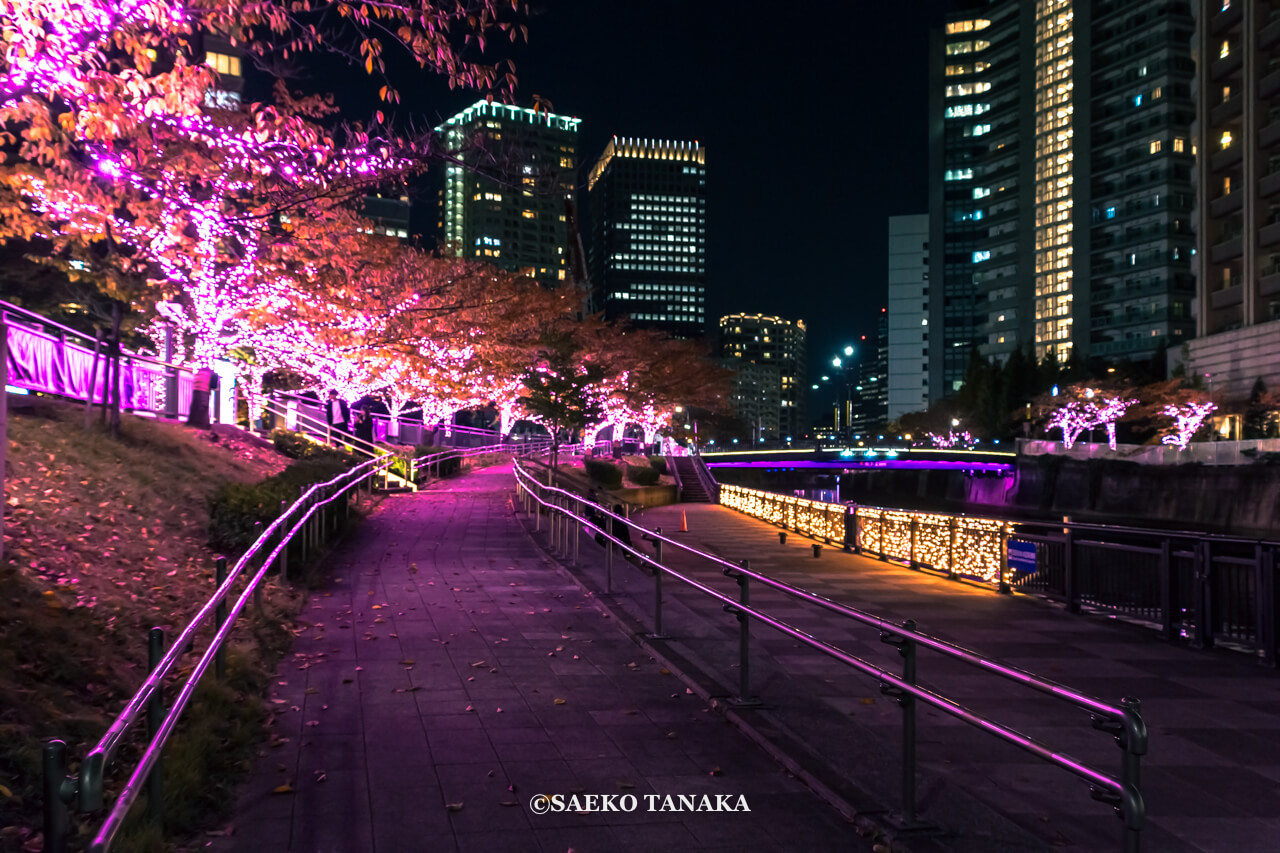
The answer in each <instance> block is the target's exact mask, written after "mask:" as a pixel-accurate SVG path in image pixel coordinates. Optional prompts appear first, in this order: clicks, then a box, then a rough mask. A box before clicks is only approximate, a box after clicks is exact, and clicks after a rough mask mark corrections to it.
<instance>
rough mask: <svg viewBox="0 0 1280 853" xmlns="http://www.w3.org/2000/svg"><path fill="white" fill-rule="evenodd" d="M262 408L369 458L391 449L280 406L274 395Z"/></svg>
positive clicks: (384, 453) (295, 410)
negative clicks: (298, 423)
mask: <svg viewBox="0 0 1280 853" xmlns="http://www.w3.org/2000/svg"><path fill="white" fill-rule="evenodd" d="M263 408H264V409H265V410H266V411H268V412H270V413H271V414H273V415H275V416H276V417H278V418H284V419H285V422H286V423H288V419H289V418H293V419H294V420H296V421H298V422H300V423H301V424H303V425H304V426H307V427H310V431H311V432H312V433H314V434H316V435H323V436H325V437H326V438H330V439H333V438H336V439H337V440H338V441H339V442H340V443H342V444H344V445H346V446H348V447H349V448H350V449H352V450H356V451H358V452H360V453H362V454H364V455H365V456H368V457H370V458H378V457H380V456H384V455H386V454H388V453H391V452H392V451H391V450H390V448H386V447H382V446H381V445H379V444H376V443H374V442H371V441H365V440H364V439H363V438H357V437H356V436H354V435H352V434H351V433H349V432H347V431H346V430H345V429H338V430H335V429H334V428H333V427H331V426H330V425H329V423H328V422H327V421H322V420H320V419H319V418H317V417H313V416H312V415H309V414H307V413H306V412H303V411H299V410H298V409H294V410H293V412H292V413H291V412H290V411H289V409H288V408H287V405H286V406H282V405H281V404H280V402H279V401H278V400H276V399H275V398H274V397H268V398H267V399H266V401H265V402H264V403H263Z"/></svg>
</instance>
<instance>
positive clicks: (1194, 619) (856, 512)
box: [720, 485, 1280, 667]
mask: <svg viewBox="0 0 1280 853" xmlns="http://www.w3.org/2000/svg"><path fill="white" fill-rule="evenodd" d="M720 503H721V504H722V505H724V506H727V507H731V508H733V509H736V510H739V511H740V512H744V513H746V514H748V515H751V516H754V517H756V518H760V519H763V520H765V521H768V522H771V523H773V524H777V525H779V526H781V527H785V528H787V529H788V530H794V531H796V532H799V533H803V534H805V535H808V536H812V537H815V538H818V539H823V540H825V541H827V542H835V543H839V544H841V545H842V546H843V547H845V548H846V549H848V550H852V551H857V552H859V553H863V554H870V555H873V556H876V557H879V558H881V559H883V560H892V561H895V562H899V563H901V564H903V565H906V566H909V567H910V568H913V569H920V570H927V571H935V572H940V573H942V574H945V575H947V576H948V577H951V578H967V579H972V580H976V581H979V582H982V583H984V584H987V585H989V586H990V587H991V588H993V589H996V590H999V591H1000V592H1012V591H1015V590H1016V591H1021V592H1030V593H1035V594H1038V595H1043V596H1045V597H1047V598H1051V599H1055V600H1059V601H1062V602H1063V603H1065V604H1066V605H1067V609H1068V610H1070V611H1072V612H1079V611H1080V610H1083V609H1088V610H1095V611H1101V612H1105V613H1108V614H1114V615H1117V616H1123V617H1125V618H1127V619H1130V620H1133V621H1137V622H1143V623H1146V624H1148V625H1151V626H1153V627H1155V628H1157V629H1158V630H1159V631H1160V632H1161V634H1162V635H1163V636H1164V638H1165V639H1169V640H1173V639H1177V638H1179V637H1186V638H1188V639H1189V640H1190V641H1191V644H1192V645H1193V646H1195V647H1196V648H1209V647H1211V646H1213V645H1215V644H1222V645H1225V646H1234V647H1237V648H1240V649H1244V650H1246V651H1249V652H1251V653H1253V654H1255V655H1256V656H1257V658H1258V662H1259V663H1260V664H1262V665H1264V666H1269V667H1274V666H1276V663H1277V659H1278V658H1280V626H1278V624H1277V623H1278V621H1280V577H1278V576H1277V565H1276V564H1277V559H1276V555H1277V552H1278V551H1280V541H1277V540H1274V539H1251V538H1247V537H1242V536H1224V535H1218V534H1213V533H1206V532H1203V531H1188V530H1162V529H1156V528H1144V527H1126V526H1119V525H1110V524H1091V523H1084V522H1076V521H1072V520H1071V519H1070V518H1069V517H1068V518H1064V519H1062V520H1061V521H1056V520H1055V521H1035V520H1008V519H998V518H987V517H982V516H973V515H958V514H950V513H939V512H919V511H915V510H904V509H888V508H884V507H872V506H861V505H854V504H833V503H822V502H820V501H811V500H807V499H805V498H797V497H792V496H791V495H780V494H776V493H774V492H764V491H760V490H758V489H745V488H742V487H741V486H730V485H723V486H721V487H720Z"/></svg>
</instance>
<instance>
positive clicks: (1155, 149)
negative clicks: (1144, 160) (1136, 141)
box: [1149, 139, 1160, 154]
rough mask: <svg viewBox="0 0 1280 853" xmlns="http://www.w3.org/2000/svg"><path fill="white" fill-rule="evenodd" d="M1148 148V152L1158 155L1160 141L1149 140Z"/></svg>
mask: <svg viewBox="0 0 1280 853" xmlns="http://www.w3.org/2000/svg"><path fill="white" fill-rule="evenodd" d="M1149 148H1150V151H1151V153H1152V154H1159V153H1160V140H1159V139H1153V140H1151V145H1150V146H1149Z"/></svg>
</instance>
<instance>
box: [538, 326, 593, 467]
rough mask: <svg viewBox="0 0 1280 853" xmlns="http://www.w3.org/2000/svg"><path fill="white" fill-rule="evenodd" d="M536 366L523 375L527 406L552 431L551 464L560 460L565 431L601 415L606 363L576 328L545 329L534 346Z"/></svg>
mask: <svg viewBox="0 0 1280 853" xmlns="http://www.w3.org/2000/svg"><path fill="white" fill-rule="evenodd" d="M534 350H535V355H534V363H533V366H532V367H530V368H529V370H528V371H527V372H526V373H525V374H524V376H523V377H521V382H522V384H523V385H524V388H525V394H524V395H523V398H522V400H521V404H522V405H523V407H524V410H525V411H526V412H528V413H529V414H531V415H536V416H538V417H540V418H541V419H542V421H543V423H544V425H545V426H546V427H547V428H548V429H549V430H550V431H551V465H552V467H553V468H554V467H555V466H556V465H557V464H558V462H559V456H560V437H561V434H562V432H568V433H570V434H572V433H576V432H578V431H580V430H582V429H583V428H584V427H586V425H587V424H589V423H594V422H595V421H597V420H599V419H600V416H601V414H602V411H601V405H600V401H599V397H600V383H601V382H602V381H603V380H604V378H605V375H606V370H605V367H604V365H602V364H600V363H599V362H597V361H594V360H592V359H590V358H587V357H586V356H587V353H586V352H585V350H584V348H583V346H582V343H581V341H580V340H579V339H578V337H577V336H576V335H574V330H573V329H567V328H563V327H559V328H550V329H547V330H545V331H544V332H543V333H542V335H541V337H540V338H539V340H538V343H537V345H536V346H535V347H534Z"/></svg>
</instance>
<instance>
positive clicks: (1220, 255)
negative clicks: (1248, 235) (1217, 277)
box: [1209, 230, 1244, 264]
mask: <svg viewBox="0 0 1280 853" xmlns="http://www.w3.org/2000/svg"><path fill="white" fill-rule="evenodd" d="M1242 254H1244V240H1243V239H1242V238H1241V236H1240V232H1239V231H1238V230H1228V231H1225V232H1224V233H1223V234H1222V236H1221V237H1220V238H1219V240H1218V242H1217V243H1214V244H1213V245H1212V246H1211V247H1210V248H1209V261H1210V262H1211V263H1215V264H1220V263H1222V262H1223V261H1227V260H1230V259H1231V258H1238V257H1240V255H1242Z"/></svg>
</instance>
